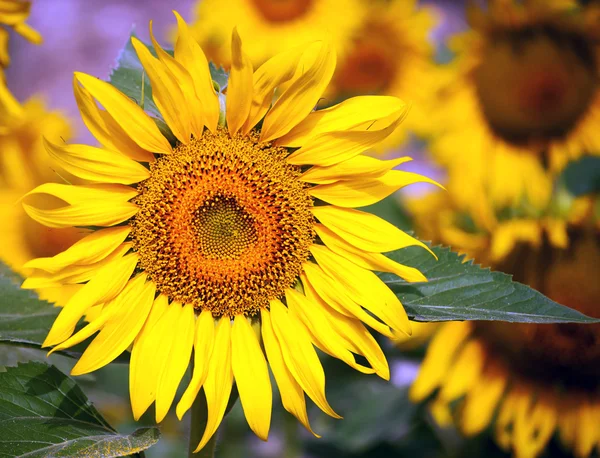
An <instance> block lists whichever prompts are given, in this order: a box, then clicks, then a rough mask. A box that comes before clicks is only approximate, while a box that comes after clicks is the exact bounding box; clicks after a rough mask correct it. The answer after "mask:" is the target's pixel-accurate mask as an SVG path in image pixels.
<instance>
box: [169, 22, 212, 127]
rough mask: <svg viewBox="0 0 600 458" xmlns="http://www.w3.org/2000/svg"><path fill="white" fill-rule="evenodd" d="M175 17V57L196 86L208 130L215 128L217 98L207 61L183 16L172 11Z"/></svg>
mask: <svg viewBox="0 0 600 458" xmlns="http://www.w3.org/2000/svg"><path fill="white" fill-rule="evenodd" d="M173 14H175V17H176V18H177V28H178V34H177V41H176V42H175V59H177V61H178V62H180V63H181V64H182V65H183V66H184V67H185V68H186V69H187V70H188V72H189V73H190V75H191V76H192V80H193V82H194V86H195V88H196V97H197V98H198V100H199V101H200V105H201V107H202V112H203V115H204V122H205V125H206V127H208V128H209V129H210V131H212V132H214V131H215V130H216V129H217V124H218V122H219V115H220V109H219V98H218V96H217V93H216V92H215V90H214V88H213V83H212V77H211V76H210V71H209V69H208V61H207V60H206V56H205V55H204V52H203V51H202V48H200V45H199V44H198V43H197V42H196V40H194V39H193V38H192V36H191V34H190V31H189V28H188V26H187V24H186V23H185V21H184V20H183V18H182V17H181V16H180V15H179V13H177V12H176V11H173Z"/></svg>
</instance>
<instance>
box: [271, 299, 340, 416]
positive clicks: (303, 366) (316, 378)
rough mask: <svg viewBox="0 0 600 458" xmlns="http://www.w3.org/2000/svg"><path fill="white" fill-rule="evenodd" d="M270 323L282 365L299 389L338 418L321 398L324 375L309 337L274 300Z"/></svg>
mask: <svg viewBox="0 0 600 458" xmlns="http://www.w3.org/2000/svg"><path fill="white" fill-rule="evenodd" d="M270 307H271V322H272V324H273V330H274V332H275V336H276V337H277V341H278V342H279V347H280V348H281V353H282V354H283V359H284V361H285V365H286V366H287V368H288V369H289V371H290V372H291V373H292V375H293V376H294V378H295V379H296V381H297V382H298V383H299V384H300V386H301V387H302V389H303V390H304V391H305V392H306V394H308V396H309V397H310V398H311V399H312V400H313V402H314V403H315V404H316V405H317V406H318V407H319V408H320V409H321V410H322V411H323V412H325V413H326V414H327V415H330V416H331V417H333V418H342V417H340V416H339V415H338V414H337V413H335V412H334V410H333V409H332V408H331V406H330V405H329V402H327V399H326V398H325V373H324V372H323V366H322V365H321V361H319V357H318V356H317V352H316V351H315V349H314V347H313V345H312V343H311V339H310V336H309V335H308V333H307V332H306V330H305V329H304V327H302V326H300V325H299V324H298V323H296V322H295V321H294V319H292V318H291V317H290V316H289V313H288V310H287V308H286V307H285V306H284V305H283V304H282V303H281V302H280V301H278V300H272V301H271V305H270Z"/></svg>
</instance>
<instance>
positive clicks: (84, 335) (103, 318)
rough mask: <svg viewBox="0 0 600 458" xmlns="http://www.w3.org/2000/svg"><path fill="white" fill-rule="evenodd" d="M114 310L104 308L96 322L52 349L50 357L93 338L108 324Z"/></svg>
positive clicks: (49, 353) (92, 322)
mask: <svg viewBox="0 0 600 458" xmlns="http://www.w3.org/2000/svg"><path fill="white" fill-rule="evenodd" d="M113 309H114V308H113V307H110V306H108V307H103V308H102V312H101V313H100V315H99V316H98V317H97V318H96V319H95V320H93V321H91V322H90V323H89V324H87V325H86V326H84V327H83V329H81V330H79V331H78V332H76V333H75V334H73V335H72V336H71V337H69V338H68V339H67V340H65V341H64V342H63V343H61V344H60V345H57V346H56V347H54V348H52V350H50V351H49V352H48V356H50V355H51V354H52V353H54V352H55V351H61V350H65V349H67V348H71V347H73V346H75V345H77V344H79V343H81V342H83V341H84V340H86V339H88V338H89V337H91V336H93V335H94V334H95V333H96V332H98V331H99V330H100V329H102V327H103V326H104V325H105V324H106V322H107V321H108V319H109V318H110V316H111V314H112V312H113Z"/></svg>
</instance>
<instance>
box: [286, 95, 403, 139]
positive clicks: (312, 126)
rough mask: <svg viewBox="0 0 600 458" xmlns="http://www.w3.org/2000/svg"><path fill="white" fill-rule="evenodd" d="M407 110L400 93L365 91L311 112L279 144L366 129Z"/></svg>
mask: <svg viewBox="0 0 600 458" xmlns="http://www.w3.org/2000/svg"><path fill="white" fill-rule="evenodd" d="M405 111H406V104H405V103H404V102H403V101H402V100H400V99H398V98H397V97H390V96H380V95H379V96H374V95H365V96H358V97H352V98H350V99H348V100H344V101H343V102H341V103H338V104H337V105H334V106H332V107H330V108H326V109H324V110H317V111H314V112H312V113H310V114H309V115H308V116H307V117H306V119H304V120H303V121H302V122H300V123H299V124H297V125H296V126H295V127H294V128H293V129H292V130H291V131H290V132H289V133H287V134H286V135H284V136H283V137H281V138H280V139H278V140H277V142H276V143H277V144H278V145H281V146H287V147H290V148H298V147H300V146H303V145H305V144H306V143H307V142H308V141H309V140H311V139H312V138H314V137H316V136H317V135H320V134H324V133H326V132H343V131H350V130H366V129H367V128H368V127H369V126H370V125H372V124H373V123H374V122H375V121H377V120H380V119H386V118H388V117H390V116H393V115H394V114H400V113H403V112H405Z"/></svg>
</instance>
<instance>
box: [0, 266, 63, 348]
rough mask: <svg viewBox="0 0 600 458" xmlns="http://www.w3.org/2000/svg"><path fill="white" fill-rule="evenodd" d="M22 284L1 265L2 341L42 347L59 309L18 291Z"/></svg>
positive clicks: (23, 291) (34, 296) (0, 314)
mask: <svg viewBox="0 0 600 458" xmlns="http://www.w3.org/2000/svg"><path fill="white" fill-rule="evenodd" d="M20 282H21V279H20V278H19V277H18V276H17V275H15V274H14V273H12V272H11V271H10V269H9V268H8V267H6V266H5V265H4V264H1V263H0V298H1V299H0V317H1V319H0V342H4V343H12V344H18V345H23V346H31V347H36V348H40V347H41V345H42V342H43V341H44V339H45V338H46V334H48V331H49V330H50V327H51V326H52V323H53V322H54V319H55V318H56V316H57V315H58V312H59V311H60V309H57V308H56V307H54V306H53V305H52V304H49V303H48V302H46V301H42V300H40V299H38V297H37V295H36V294H35V293H34V292H33V291H26V290H22V289H21V288H19V286H18V285H19V283H20Z"/></svg>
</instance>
